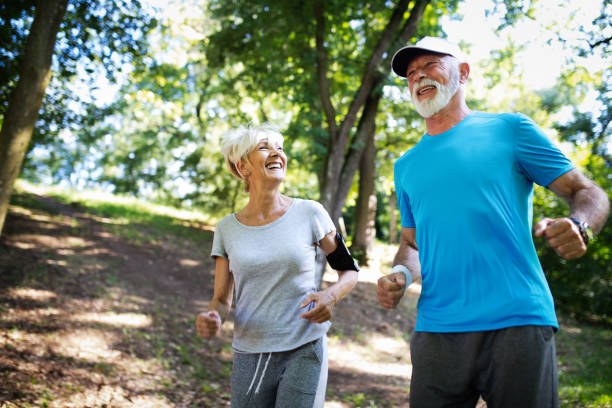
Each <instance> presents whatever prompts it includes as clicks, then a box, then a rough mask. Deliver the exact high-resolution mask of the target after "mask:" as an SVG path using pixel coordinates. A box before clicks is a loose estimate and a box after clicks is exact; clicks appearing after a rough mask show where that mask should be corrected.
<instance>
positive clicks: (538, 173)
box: [515, 114, 574, 186]
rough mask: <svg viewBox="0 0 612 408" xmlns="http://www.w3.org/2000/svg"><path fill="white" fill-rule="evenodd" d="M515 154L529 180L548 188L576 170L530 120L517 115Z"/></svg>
mask: <svg viewBox="0 0 612 408" xmlns="http://www.w3.org/2000/svg"><path fill="white" fill-rule="evenodd" d="M516 116H517V119H518V120H517V122H518V123H517V124H516V126H517V128H516V130H517V139H516V145H515V146H516V147H515V152H516V156H517V160H518V163H519V166H520V167H521V170H522V172H523V174H525V177H527V179H528V180H530V181H532V182H535V183H537V184H539V185H541V186H548V185H549V184H550V183H551V182H553V181H554V180H555V179H556V178H557V177H559V176H561V175H563V174H565V173H567V172H568V171H570V170H572V169H573V168H574V165H573V164H572V162H571V161H570V160H569V159H568V158H567V157H566V156H565V155H564V154H563V153H562V152H561V150H559V148H558V147H557V146H556V145H555V144H554V143H553V142H552V141H551V140H550V139H549V138H548V137H547V136H546V134H545V133H544V132H543V131H542V129H540V127H539V126H538V125H536V124H535V122H534V121H532V120H531V119H530V118H528V117H527V116H525V115H523V114H517V115H516Z"/></svg>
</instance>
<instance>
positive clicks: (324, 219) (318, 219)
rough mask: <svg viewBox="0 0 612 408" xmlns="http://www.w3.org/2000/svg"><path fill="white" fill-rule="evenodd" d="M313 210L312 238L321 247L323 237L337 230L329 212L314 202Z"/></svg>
mask: <svg viewBox="0 0 612 408" xmlns="http://www.w3.org/2000/svg"><path fill="white" fill-rule="evenodd" d="M312 203H313V208H312V214H311V217H310V219H311V222H310V223H311V226H312V238H313V242H314V243H315V244H316V245H319V241H321V240H322V239H323V237H324V236H325V235H327V234H329V233H330V232H332V231H335V230H336V226H335V225H334V223H333V222H332V220H331V217H330V216H329V214H328V212H327V210H326V209H325V208H324V207H323V206H322V205H321V204H320V203H318V202H316V201H313V202H312Z"/></svg>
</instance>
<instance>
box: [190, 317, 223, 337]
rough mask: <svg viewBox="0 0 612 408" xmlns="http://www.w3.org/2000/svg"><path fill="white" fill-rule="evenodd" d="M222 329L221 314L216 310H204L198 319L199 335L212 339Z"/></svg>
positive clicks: (197, 328)
mask: <svg viewBox="0 0 612 408" xmlns="http://www.w3.org/2000/svg"><path fill="white" fill-rule="evenodd" d="M219 329H221V316H219V313H218V312H217V311H216V310H211V311H209V312H202V313H200V314H199V315H198V318H197V319H196V330H197V332H198V336H200V337H202V338H204V339H210V338H211V337H213V336H216V335H217V333H218V332H219Z"/></svg>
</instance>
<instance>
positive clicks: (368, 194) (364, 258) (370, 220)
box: [351, 96, 380, 265]
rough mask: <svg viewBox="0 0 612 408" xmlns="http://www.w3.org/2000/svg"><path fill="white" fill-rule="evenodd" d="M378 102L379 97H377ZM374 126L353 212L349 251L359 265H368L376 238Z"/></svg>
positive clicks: (362, 160) (366, 149) (364, 157)
mask: <svg viewBox="0 0 612 408" xmlns="http://www.w3.org/2000/svg"><path fill="white" fill-rule="evenodd" d="M378 99H379V100H380V96H378ZM375 130H376V125H375V123H374V121H372V122H371V125H370V126H369V129H368V133H369V134H368V138H367V142H366V147H365V149H364V151H363V154H362V156H361V161H360V162H359V197H358V198H357V208H356V211H355V233H354V234H353V245H352V247H351V250H352V252H353V255H354V256H355V257H356V258H357V260H358V261H359V264H360V265H367V264H368V258H369V257H368V254H369V252H370V250H371V249H372V244H373V243H374V238H375V236H376V227H375V222H376V191H375V187H374V183H375V181H376V143H375V140H374V136H375Z"/></svg>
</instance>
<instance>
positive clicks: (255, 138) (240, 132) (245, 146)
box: [221, 123, 284, 191]
mask: <svg viewBox="0 0 612 408" xmlns="http://www.w3.org/2000/svg"><path fill="white" fill-rule="evenodd" d="M263 139H268V143H273V144H276V143H278V144H279V145H280V146H282V145H283V141H284V138H283V135H282V134H281V133H280V132H279V131H278V129H277V128H276V127H275V126H273V125H271V124H269V123H264V124H262V125H259V126H246V127H245V126H241V127H239V128H236V129H233V130H230V131H229V132H227V133H226V134H225V135H223V138H222V139H221V153H222V154H223V157H225V164H227V167H229V169H230V171H231V172H232V174H233V175H234V176H236V177H238V178H239V179H241V180H244V176H243V175H242V174H240V171H238V168H237V167H236V163H238V162H240V161H242V160H247V161H248V158H247V156H248V154H249V153H251V152H252V151H253V150H254V149H255V147H256V146H257V144H258V143H259V142H260V141H261V140H263ZM247 191H248V187H247Z"/></svg>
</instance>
